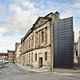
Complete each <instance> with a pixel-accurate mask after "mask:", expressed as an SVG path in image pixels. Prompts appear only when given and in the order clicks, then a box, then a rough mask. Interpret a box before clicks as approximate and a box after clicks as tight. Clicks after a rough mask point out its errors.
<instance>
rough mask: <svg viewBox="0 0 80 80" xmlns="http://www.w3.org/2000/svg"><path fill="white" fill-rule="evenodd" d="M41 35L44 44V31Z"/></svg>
mask: <svg viewBox="0 0 80 80" xmlns="http://www.w3.org/2000/svg"><path fill="white" fill-rule="evenodd" d="M41 35H42V42H44V31H42V32H41Z"/></svg>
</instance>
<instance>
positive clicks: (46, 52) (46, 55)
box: [45, 52, 47, 61]
mask: <svg viewBox="0 0 80 80" xmlns="http://www.w3.org/2000/svg"><path fill="white" fill-rule="evenodd" d="M45 61H47V52H45Z"/></svg>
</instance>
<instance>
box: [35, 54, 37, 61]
mask: <svg viewBox="0 0 80 80" xmlns="http://www.w3.org/2000/svg"><path fill="white" fill-rule="evenodd" d="M35 61H37V53H36V54H35Z"/></svg>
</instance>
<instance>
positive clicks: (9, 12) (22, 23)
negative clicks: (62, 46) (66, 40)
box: [0, 0, 80, 52]
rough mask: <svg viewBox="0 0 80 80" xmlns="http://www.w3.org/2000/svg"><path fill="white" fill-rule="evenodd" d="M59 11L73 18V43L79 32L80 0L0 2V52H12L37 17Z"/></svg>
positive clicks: (17, 0) (11, 0) (15, 0)
mask: <svg viewBox="0 0 80 80" xmlns="http://www.w3.org/2000/svg"><path fill="white" fill-rule="evenodd" d="M55 11H59V13H60V18H65V17H70V16H73V17H74V31H75V41H77V39H78V36H79V33H78V31H79V30H80V0H0V52H5V51H6V50H7V49H9V50H14V48H15V42H20V40H21V38H22V37H23V36H24V35H25V33H26V32H27V31H28V30H29V29H30V28H31V27H32V25H33V23H34V22H35V21H36V19H37V18H38V17H39V16H45V15H47V14H48V13H49V12H55Z"/></svg>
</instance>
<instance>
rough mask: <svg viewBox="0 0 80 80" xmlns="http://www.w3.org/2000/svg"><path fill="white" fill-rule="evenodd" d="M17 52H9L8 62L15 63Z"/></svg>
mask: <svg viewBox="0 0 80 80" xmlns="http://www.w3.org/2000/svg"><path fill="white" fill-rule="evenodd" d="M15 57H16V56H15V51H12V50H8V60H9V61H10V62H14V61H15Z"/></svg>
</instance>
